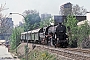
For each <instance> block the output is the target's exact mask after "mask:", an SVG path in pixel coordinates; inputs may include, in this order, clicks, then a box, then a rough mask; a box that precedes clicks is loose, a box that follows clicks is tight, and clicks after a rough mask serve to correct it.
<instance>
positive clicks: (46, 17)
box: [41, 14, 51, 20]
mask: <svg viewBox="0 0 90 60" xmlns="http://www.w3.org/2000/svg"><path fill="white" fill-rule="evenodd" d="M48 18H51V14H41V20H46V19H48Z"/></svg>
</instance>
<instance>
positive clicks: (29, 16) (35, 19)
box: [24, 10, 41, 31]
mask: <svg viewBox="0 0 90 60" xmlns="http://www.w3.org/2000/svg"><path fill="white" fill-rule="evenodd" d="M27 12H28V13H27ZM24 13H25V24H26V25H25V31H26V30H32V29H35V28H38V27H39V22H40V21H41V19H40V16H39V13H38V12H37V11H36V10H26V11H25V12H24Z"/></svg>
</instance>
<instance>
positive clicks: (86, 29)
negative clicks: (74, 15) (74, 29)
mask: <svg viewBox="0 0 90 60" xmlns="http://www.w3.org/2000/svg"><path fill="white" fill-rule="evenodd" d="M89 34H90V26H89V25H88V23H87V21H86V22H85V23H84V24H82V25H81V26H79V27H78V37H79V38H78V40H79V41H78V45H79V44H80V43H81V42H83V41H84V42H85V41H86V40H87V39H88V37H89ZM79 46H80V45H79Z"/></svg>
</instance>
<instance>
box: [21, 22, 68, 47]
mask: <svg viewBox="0 0 90 60" xmlns="http://www.w3.org/2000/svg"><path fill="white" fill-rule="evenodd" d="M27 40H28V42H34V43H38V44H45V45H49V46H55V47H67V46H68V36H67V35H66V27H65V26H64V25H62V24H61V23H59V25H50V26H48V27H43V28H40V29H36V30H31V31H28V32H23V33H21V41H24V42H26V41H27Z"/></svg>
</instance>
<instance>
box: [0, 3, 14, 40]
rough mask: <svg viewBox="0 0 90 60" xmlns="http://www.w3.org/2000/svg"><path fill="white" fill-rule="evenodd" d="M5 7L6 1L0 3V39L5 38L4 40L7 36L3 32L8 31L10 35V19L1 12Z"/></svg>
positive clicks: (6, 32)
mask: <svg viewBox="0 0 90 60" xmlns="http://www.w3.org/2000/svg"><path fill="white" fill-rule="evenodd" d="M7 9H8V8H6V3H5V4H4V5H2V4H1V6H0V39H6V40H7V39H8V38H7V36H5V35H4V34H8V33H9V34H8V35H10V34H11V32H12V26H10V24H12V23H11V21H10V20H11V19H10V18H7V17H6V15H5V16H4V15H3V14H2V12H3V11H4V10H7ZM9 21H10V22H9ZM12 25H13V24H12Z"/></svg>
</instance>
